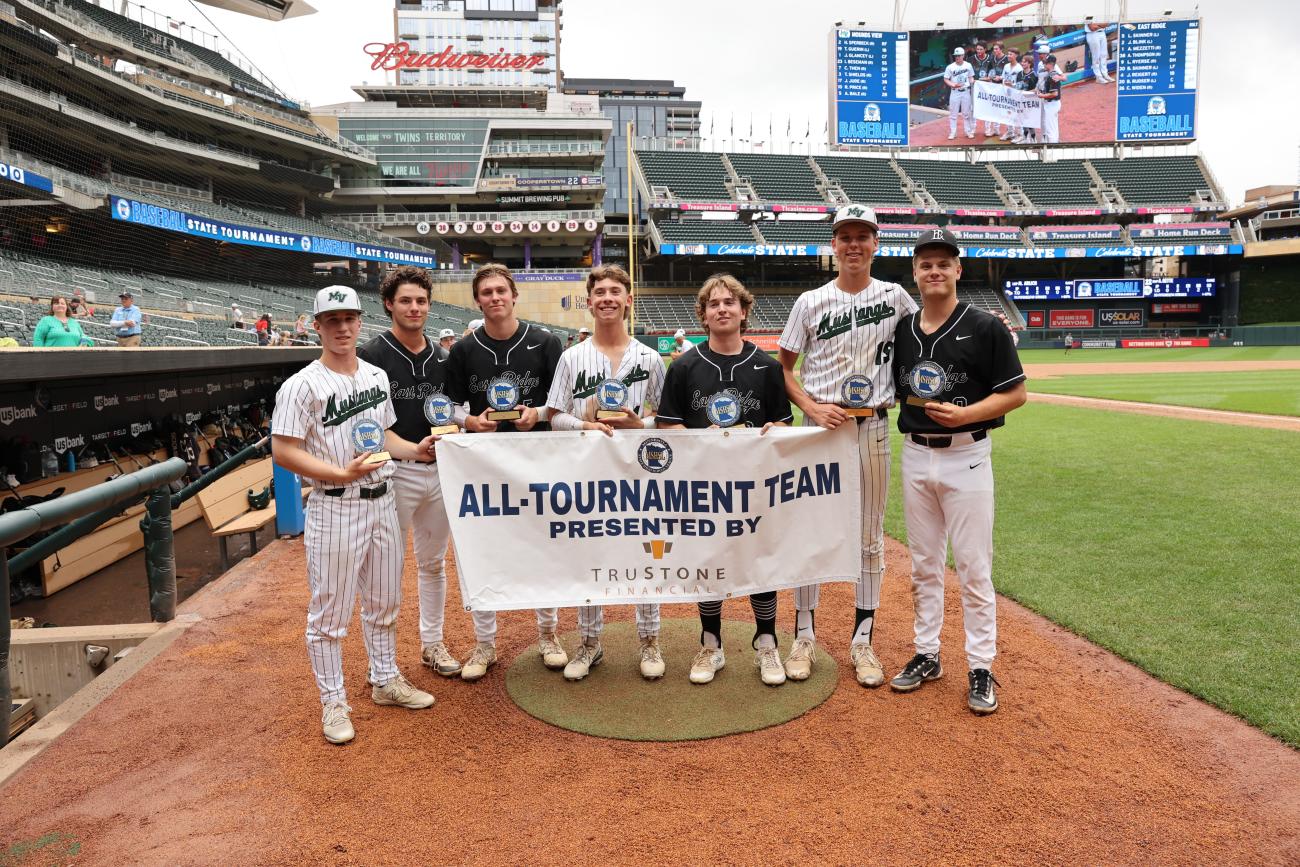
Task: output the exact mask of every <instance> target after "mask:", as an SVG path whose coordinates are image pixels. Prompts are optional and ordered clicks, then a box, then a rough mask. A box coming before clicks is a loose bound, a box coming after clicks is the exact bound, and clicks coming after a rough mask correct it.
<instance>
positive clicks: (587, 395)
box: [546, 339, 685, 421]
mask: <svg viewBox="0 0 1300 867" xmlns="http://www.w3.org/2000/svg"><path fill="white" fill-rule="evenodd" d="M684 358H685V356H683V359H684ZM676 364H681V361H678V362H676ZM607 379H617V380H618V381H619V382H621V383H623V384H624V385H625V386H627V408H628V409H630V410H632V411H633V412H635V413H636V414H637V415H645V413H646V409H647V408H648V407H658V406H659V395H661V394H662V393H663V390H664V360H663V358H661V357H660V355H659V353H658V352H656V351H655V350H653V349H651V348H650V347H648V346H646V345H645V344H644V343H642V342H640V341H639V340H632V341H630V342H629V343H628V345H627V349H625V350H624V351H623V357H622V359H620V360H619V365H618V370H611V369H610V363H609V358H607V357H606V356H605V353H603V352H601V351H600V350H598V349H597V348H596V343H595V341H594V340H590V339H588V340H584V341H583V342H582V343H577V344H574V345H573V346H570V347H569V348H568V349H566V350H564V354H563V355H561V356H560V362H559V364H558V365H556V368H555V379H554V380H553V381H552V382H551V391H550V394H548V395H547V398H546V405H547V406H549V407H550V408H551V409H558V410H560V411H561V412H567V413H568V414H569V415H571V416H574V417H575V418H577V419H580V420H581V421H596V420H597V419H596V413H597V411H599V410H600V406H599V405H598V404H597V402H596V391H597V389H599V388H600V384H601V383H602V382H604V381H605V380H607Z"/></svg>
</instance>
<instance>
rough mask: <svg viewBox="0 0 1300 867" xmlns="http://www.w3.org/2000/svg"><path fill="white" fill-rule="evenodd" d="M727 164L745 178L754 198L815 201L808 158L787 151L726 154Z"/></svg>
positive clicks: (814, 183)
mask: <svg viewBox="0 0 1300 867" xmlns="http://www.w3.org/2000/svg"><path fill="white" fill-rule="evenodd" d="M727 158H728V159H729V160H731V167H732V168H733V169H735V170H736V174H737V175H738V176H739V177H741V178H746V179H748V180H749V182H750V184H751V185H752V186H753V188H754V192H755V193H757V194H758V197H759V198H760V199H762V200H764V201H767V202H818V203H821V204H825V202H826V200H825V199H824V198H823V197H822V195H821V194H820V193H819V192H818V191H817V175H815V174H814V173H813V170H812V169H811V168H810V167H809V165H808V158H807V157H801V156H793V155H787V154H727Z"/></svg>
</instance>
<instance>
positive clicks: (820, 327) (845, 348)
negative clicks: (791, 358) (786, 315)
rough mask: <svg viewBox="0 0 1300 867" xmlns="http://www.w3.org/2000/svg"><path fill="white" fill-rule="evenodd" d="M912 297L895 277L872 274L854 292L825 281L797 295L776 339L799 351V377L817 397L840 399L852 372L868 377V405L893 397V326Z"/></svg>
mask: <svg viewBox="0 0 1300 867" xmlns="http://www.w3.org/2000/svg"><path fill="white" fill-rule="evenodd" d="M916 309H917V307H916V301H915V300H913V298H912V296H911V295H909V294H907V291H906V290H904V289H903V287H902V286H899V285H898V284H897V283H889V282H886V281H884V280H872V281H871V283H870V284H869V285H868V286H867V288H865V289H863V290H862V291H861V292H859V293H857V294H856V295H853V294H850V293H848V292H845V291H844V290H842V289H840V288H839V287H838V286H836V285H835V281H834V280H832V281H831V282H829V283H827V284H826V285H825V286H822V287H821V288H819V289H812V290H810V291H808V292H805V293H803V294H802V295H800V296H799V297H798V298H797V299H796V300H795V302H794V308H793V309H792V310H791V311H790V319H789V320H788V321H787V322H786V324H785V330H784V331H782V332H781V339H780V341H779V342H778V345H779V346H780V347H781V348H782V349H787V350H789V351H790V352H796V353H803V355H804V360H803V367H802V368H801V369H800V379H801V381H802V382H803V388H804V391H806V392H808V396H809V397H811V398H812V399H813V400H815V401H817V402H818V403H835V404H841V405H843V404H844V397H843V395H842V394H841V388H842V386H843V384H844V379H845V377H847V376H848V375H849V374H851V373H860V374H862V375H864V376H866V377H867V378H869V379H870V380H871V398H870V400H869V402H868V405H869V406H872V407H879V406H889V405H890V403H892V402H893V399H894V376H893V366H892V365H891V364H890V361H891V360H892V357H893V356H892V352H893V348H894V331H895V329H896V328H897V327H898V323H899V321H900V320H902V318H903V317H904V316H907V315H908V314H909V313H913V312H915V311H916Z"/></svg>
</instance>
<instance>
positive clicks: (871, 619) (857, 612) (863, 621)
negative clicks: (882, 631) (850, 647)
mask: <svg viewBox="0 0 1300 867" xmlns="http://www.w3.org/2000/svg"><path fill="white" fill-rule="evenodd" d="M875 631H876V609H874V608H856V609H854V618H853V642H854V643H855V644H856V643H858V642H860V641H865V642H866V643H867V644H870V643H871V636H872V633H874V632H875Z"/></svg>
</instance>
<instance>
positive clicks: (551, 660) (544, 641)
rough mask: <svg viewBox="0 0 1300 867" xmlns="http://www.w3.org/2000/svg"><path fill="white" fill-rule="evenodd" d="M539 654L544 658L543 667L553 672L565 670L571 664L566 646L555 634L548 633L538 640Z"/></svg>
mask: <svg viewBox="0 0 1300 867" xmlns="http://www.w3.org/2000/svg"><path fill="white" fill-rule="evenodd" d="M537 653H538V654H539V655H540V656H541V657H542V665H544V666H546V667H547V668H549V669H551V670H552V671H556V670H559V669H561V668H564V666H566V665H567V664H568V663H569V654H568V653H567V652H565V650H564V645H563V644H560V640H559V639H558V638H556V637H555V633H554V632H547V633H545V634H544V635H540V636H538V638H537Z"/></svg>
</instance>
